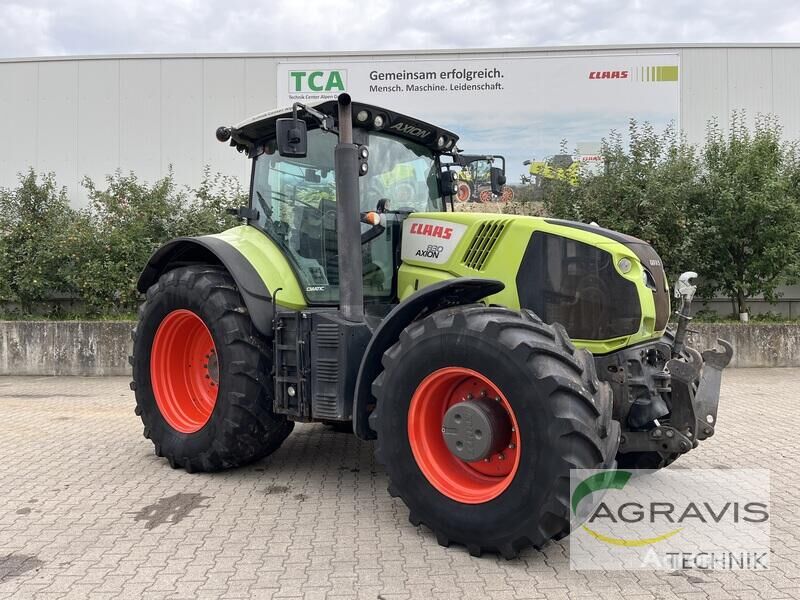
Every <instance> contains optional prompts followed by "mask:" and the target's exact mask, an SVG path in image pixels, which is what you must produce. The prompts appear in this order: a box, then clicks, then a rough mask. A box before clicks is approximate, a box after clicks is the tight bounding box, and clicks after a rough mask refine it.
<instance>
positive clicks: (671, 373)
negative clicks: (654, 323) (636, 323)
mask: <svg viewBox="0 0 800 600" xmlns="http://www.w3.org/2000/svg"><path fill="white" fill-rule="evenodd" d="M696 276H697V274H696V273H693V272H687V273H684V274H682V275H681V276H680V278H679V279H678V281H677V282H676V284H675V297H676V298H679V299H680V305H679V307H678V310H677V311H676V315H677V318H678V324H677V328H676V330H675V333H674V336H673V335H670V334H667V335H665V336H664V337H663V338H662V339H661V340H660V341H659V342H655V343H653V344H651V345H649V346H647V347H644V348H642V349H641V350H638V351H637V350H634V348H631V349H629V350H626V351H623V352H621V353H619V356H609V357H603V358H600V357H598V358H597V359H596V361H597V362H598V363H599V367H598V371H599V372H600V373H603V370H602V369H603V368H605V369H606V370H608V371H611V372H612V373H613V375H611V376H606V377H604V378H605V379H606V380H608V381H609V383H610V384H611V386H612V388H614V392H615V418H617V419H618V420H620V422H621V423H622V424H623V432H622V437H621V439H620V447H619V452H620V453H621V454H630V453H634V454H641V453H645V454H648V453H655V454H657V455H660V456H661V457H663V458H664V459H665V461H666V464H668V463H669V462H671V460H673V459H674V457H675V456H678V455H680V454H684V453H686V452H688V451H689V450H691V449H692V448H696V447H697V445H698V443H699V442H700V441H701V440H705V439H707V438H709V437H711V436H712V435H714V428H715V426H716V423H717V408H718V406H719V394H720V387H721V383H722V370H723V369H724V368H725V367H727V366H728V364H729V363H730V361H731V359H732V358H733V348H732V347H731V345H730V344H729V343H728V342H727V341H725V340H720V339H718V340H717V344H718V346H719V348H718V349H711V350H706V351H704V352H703V353H702V354H701V353H700V352H698V351H697V350H695V349H694V348H692V347H690V346H687V345H686V336H687V333H688V324H689V322H690V321H691V319H692V317H691V304H692V299H693V297H694V294H695V291H696V289H697V288H696V286H694V285H692V279H694V278H695V277H696ZM643 399H644V401H643ZM637 404H638V405H642V406H644V407H645V409H646V410H642V406H637ZM659 407H662V408H659ZM637 409H638V410H637ZM643 421H647V423H644V422H643Z"/></svg>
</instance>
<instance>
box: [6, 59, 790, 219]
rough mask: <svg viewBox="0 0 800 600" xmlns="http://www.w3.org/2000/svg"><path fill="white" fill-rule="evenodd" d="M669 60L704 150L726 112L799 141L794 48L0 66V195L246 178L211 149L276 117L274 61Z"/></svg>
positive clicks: (75, 194) (238, 163) (684, 111)
mask: <svg viewBox="0 0 800 600" xmlns="http://www.w3.org/2000/svg"><path fill="white" fill-rule="evenodd" d="M670 50H672V51H677V52H679V53H680V55H681V125H682V127H683V129H684V131H685V132H686V134H687V136H688V138H689V140H690V141H692V142H699V141H702V139H703V136H704V132H705V126H706V122H707V121H708V120H709V119H710V118H712V117H714V116H717V117H720V118H722V119H723V120H724V119H725V118H726V116H727V115H728V114H729V113H730V111H731V110H734V109H744V110H746V111H747V112H748V113H749V114H750V115H751V116H752V115H755V113H757V112H764V113H775V114H777V115H778V117H779V118H780V119H781V122H782V123H783V125H784V128H785V133H786V135H787V136H789V137H794V138H800V76H798V74H800V46H794V47H785V46H783V47H678V46H676V47H639V48H611V47H606V48H591V49H580V48H573V49H563V50H555V49H542V50H501V51H491V52H490V51H474V52H473V51H469V52H461V53H453V52H435V53H434V52H430V53H428V52H426V53H418V54H400V53H386V54H370V55H367V54H354V53H344V54H341V55H328V56H313V55H303V56H292V57H280V56H229V57H225V56H222V57H220V56H213V57H110V58H80V59H54V60H30V61H28V60H22V61H14V60H6V61H0V82H2V84H0V132H2V135H3V136H4V141H3V143H2V144H0V186H13V185H14V184H15V182H16V176H17V173H19V172H21V171H24V170H26V169H27V168H28V167H31V166H32V167H34V168H35V169H36V170H37V171H53V172H54V173H55V174H56V175H57V177H58V181H59V182H60V183H61V184H62V185H66V186H67V188H68V190H69V193H70V196H71V197H72V198H73V199H74V201H75V202H76V203H77V204H81V203H83V202H84V201H85V198H84V194H83V193H82V188H81V186H80V181H81V179H82V178H83V177H84V176H89V177H91V178H93V179H95V180H100V179H102V177H104V176H105V175H107V174H109V173H111V172H113V171H114V170H115V169H118V168H119V169H122V170H123V171H129V170H130V171H134V172H135V173H136V174H137V175H139V176H140V177H141V178H144V179H147V180H153V179H156V178H158V177H160V176H162V175H164V174H165V173H166V172H167V170H168V169H169V166H170V165H172V167H173V169H174V171H175V176H176V179H177V181H178V182H179V183H183V184H191V185H193V184H197V183H198V182H199V178H200V176H201V174H202V171H203V167H204V165H211V168H212V171H220V172H223V173H227V174H231V175H236V176H238V177H239V178H240V179H241V181H242V182H243V183H246V181H247V177H248V165H247V161H246V160H244V159H243V158H242V157H241V156H238V155H237V154H236V153H235V152H233V151H232V150H231V149H230V148H229V147H227V146H226V145H223V144H220V143H218V142H216V140H215V139H214V130H215V129H216V127H217V126H218V125H220V124H230V123H235V122H237V121H238V120H240V119H242V118H244V117H247V116H249V115H251V114H254V113H257V112H261V111H263V110H267V109H269V108H273V107H274V103H275V97H276V91H275V85H276V81H275V79H276V67H277V64H278V62H280V61H282V60H299V61H304V62H308V61H309V60H335V59H336V57H337V56H341V57H345V56H346V57H347V58H348V59H353V58H359V59H374V60H380V58H381V57H387V56H391V57H392V58H394V59H398V58H400V59H408V60H413V59H414V58H423V57H430V56H432V55H436V56H437V57H438V58H446V57H470V58H481V57H490V56H514V57H522V56H537V55H538V56H541V55H542V54H549V55H552V54H564V55H573V54H583V53H587V52H590V53H597V54H611V53H614V54H616V53H623V54H624V53H647V52H655V51H670Z"/></svg>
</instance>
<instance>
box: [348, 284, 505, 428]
mask: <svg viewBox="0 0 800 600" xmlns="http://www.w3.org/2000/svg"><path fill="white" fill-rule="evenodd" d="M503 288H505V284H504V283H503V282H502V281H498V280H496V279H479V278H473V277H458V278H455V279H448V280H447V281H441V282H439V283H434V284H431V285H429V286H427V287H425V288H423V289H421V290H420V291H418V292H415V293H413V294H412V295H410V296H409V297H408V298H406V299H405V300H403V301H402V302H401V303H400V304H398V305H397V306H395V307H394V309H392V311H391V312H390V313H389V314H388V315H387V316H386V318H385V319H383V321H381V324H380V325H379V326H378V328H377V329H376V330H375V332H374V333H373V335H372V339H371V340H370V341H369V344H367V349H366V350H365V352H364V356H363V358H362V359H361V366H360V368H359V370H358V377H357V379H356V388H355V397H354V399H353V431H354V432H355V434H356V435H357V436H358V437H359V438H361V439H362V440H368V439H374V438H375V432H374V431H373V430H372V429H371V428H370V426H369V422H368V418H369V415H370V412H372V409H373V408H374V405H375V399H374V398H373V396H372V389H371V388H372V382H373V381H374V380H375V378H376V377H377V376H378V375H379V374H380V372H381V369H382V366H381V359H382V358H383V354H384V352H386V351H387V350H388V349H389V348H390V347H391V346H392V345H393V344H394V343H395V342H396V341H397V339H398V337H399V336H400V332H401V331H403V329H405V328H406V327H407V326H408V325H409V323H411V322H412V321H415V320H417V319H418V318H419V317H420V316H423V315H425V314H429V313H431V312H434V311H436V310H439V309H442V308H446V307H448V306H461V305H464V304H472V303H474V302H477V301H479V300H481V299H483V298H485V297H487V296H491V295H492V294H496V293H498V292H500V291H502V290H503Z"/></svg>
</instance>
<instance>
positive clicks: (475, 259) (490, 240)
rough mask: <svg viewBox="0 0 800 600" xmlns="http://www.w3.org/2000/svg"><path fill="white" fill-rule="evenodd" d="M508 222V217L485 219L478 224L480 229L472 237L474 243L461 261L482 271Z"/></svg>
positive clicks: (471, 267)
mask: <svg viewBox="0 0 800 600" xmlns="http://www.w3.org/2000/svg"><path fill="white" fill-rule="evenodd" d="M508 223H509V220H508V219H503V220H497V221H484V222H483V223H481V224H480V225H478V231H477V232H476V233H475V237H474V238H472V243H471V244H470V245H469V248H467V251H466V252H465V253H464V258H463V259H461V263H462V264H463V265H464V266H466V267H469V268H470V269H475V270H476V271H482V270H483V267H484V266H485V265H486V261H487V260H488V258H489V255H490V254H491V253H492V249H493V248H494V247H495V244H497V240H499V239H500V236H501V235H502V233H503V231H504V230H505V228H506V226H507V225H508Z"/></svg>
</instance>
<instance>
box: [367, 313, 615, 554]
mask: <svg viewBox="0 0 800 600" xmlns="http://www.w3.org/2000/svg"><path fill="white" fill-rule="evenodd" d="M383 366H384V369H385V370H384V371H383V373H382V374H381V375H380V376H379V377H378V378H377V379H376V381H375V383H374V385H373V393H374V394H375V397H376V398H377V400H378V404H377V408H376V413H375V417H374V419H373V423H374V424H375V427H376V430H377V433H378V446H377V455H378V459H379V460H380V461H381V462H382V463H383V464H384V465H385V467H386V471H387V473H388V475H389V480H390V487H389V491H390V493H392V495H395V496H399V497H400V498H402V500H403V501H404V502H405V504H406V505H407V506H408V508H409V510H410V519H411V522H412V523H413V524H415V525H418V524H420V523H422V524H425V525H427V526H428V527H429V528H431V529H432V530H433V531H434V532H435V533H436V537H437V540H438V541H439V543H440V544H442V545H449V544H450V543H451V542H455V543H460V544H463V545H465V546H466V547H467V548H468V550H469V551H470V553H472V554H475V555H479V554H480V553H481V552H483V551H496V552H500V553H501V554H502V555H503V556H505V557H508V558H510V557H513V556H516V554H517V553H518V552H519V550H520V549H522V548H524V547H526V546H529V545H534V546H537V547H538V546H541V545H542V544H544V543H545V542H546V541H547V540H549V539H552V538H556V539H558V538H560V537H563V536H564V535H566V534H568V533H569V526H570V521H569V503H568V498H569V475H570V469H571V468H602V467H604V466H610V465H613V463H614V455H615V453H616V450H617V444H618V440H619V425H618V424H617V423H616V421H612V419H611V412H612V406H611V392H610V388H609V387H608V386H607V385H606V384H604V383H600V382H599V381H598V380H597V377H596V376H595V372H594V361H593V360H592V358H591V355H589V353H587V352H585V351H583V350H576V349H575V348H574V346H572V344H571V343H570V341H569V339H568V338H567V335H566V332H565V331H564V329H563V328H562V327H560V326H549V325H546V324H545V323H543V322H542V321H541V320H540V319H538V318H537V317H536V316H535V315H534V314H533V313H531V312H529V311H523V312H522V313H518V312H515V311H511V310H507V309H503V308H487V307H485V306H471V307H459V308H454V309H449V310H444V311H440V312H437V313H434V314H432V315H430V316H428V317H426V318H424V319H422V320H420V321H417V322H415V323H412V324H411V325H409V326H408V327H407V328H406V330H405V331H404V332H403V333H402V334H401V336H400V339H399V341H398V342H397V343H396V344H395V345H394V346H393V347H392V348H390V349H389V350H388V351H387V352H386V354H385V355H384V359H383Z"/></svg>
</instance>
